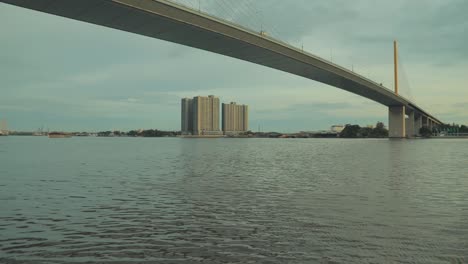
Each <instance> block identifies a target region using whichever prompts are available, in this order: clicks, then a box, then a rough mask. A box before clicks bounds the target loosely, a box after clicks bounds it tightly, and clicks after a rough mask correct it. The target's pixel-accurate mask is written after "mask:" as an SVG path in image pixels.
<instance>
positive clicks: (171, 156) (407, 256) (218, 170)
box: [0, 136, 468, 263]
mask: <svg viewBox="0 0 468 264" xmlns="http://www.w3.org/2000/svg"><path fill="white" fill-rule="evenodd" d="M467 261H468V140H463V139H460V140H458V139H450V140H442V139H440V140H436V139H429V140H387V139H383V140H377V139H376V140H373V139H352V140H346V139H183V138H97V137H74V138H69V139H49V138H46V137H18V136H9V137H0V263H65V262H66V263H465V262H467Z"/></svg>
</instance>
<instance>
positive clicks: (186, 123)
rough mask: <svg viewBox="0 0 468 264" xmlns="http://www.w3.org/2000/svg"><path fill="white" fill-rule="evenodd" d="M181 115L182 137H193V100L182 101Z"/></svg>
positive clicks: (185, 99)
mask: <svg viewBox="0 0 468 264" xmlns="http://www.w3.org/2000/svg"><path fill="white" fill-rule="evenodd" d="M181 113H182V116H181V121H182V123H181V131H182V135H191V134H192V133H193V99H190V98H184V99H182V108H181Z"/></svg>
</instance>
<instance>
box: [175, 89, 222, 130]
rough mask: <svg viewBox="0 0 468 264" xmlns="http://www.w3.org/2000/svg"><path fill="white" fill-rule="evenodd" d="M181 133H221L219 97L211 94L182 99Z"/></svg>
mask: <svg viewBox="0 0 468 264" xmlns="http://www.w3.org/2000/svg"><path fill="white" fill-rule="evenodd" d="M181 110H182V124H181V128H182V133H183V134H185V135H189V134H191V135H221V134H222V132H221V131H220V127H219V98H218V97H215V96H213V95H209V96H208V97H206V96H196V97H194V98H193V99H188V98H184V99H182V109H181Z"/></svg>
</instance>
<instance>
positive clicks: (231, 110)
mask: <svg viewBox="0 0 468 264" xmlns="http://www.w3.org/2000/svg"><path fill="white" fill-rule="evenodd" d="M222 117H223V121H222V129H223V132H224V134H225V135H232V134H239V133H241V132H246V131H248V130H249V107H248V106H247V105H238V104H236V103H235V102H231V103H230V104H223V105H222Z"/></svg>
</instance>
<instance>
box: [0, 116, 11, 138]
mask: <svg viewBox="0 0 468 264" xmlns="http://www.w3.org/2000/svg"><path fill="white" fill-rule="evenodd" d="M8 134H9V132H8V126H7V122H6V120H1V121H0V135H1V136H5V135H8Z"/></svg>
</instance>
